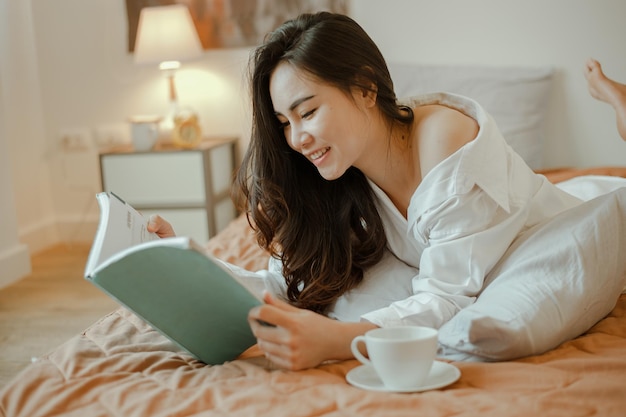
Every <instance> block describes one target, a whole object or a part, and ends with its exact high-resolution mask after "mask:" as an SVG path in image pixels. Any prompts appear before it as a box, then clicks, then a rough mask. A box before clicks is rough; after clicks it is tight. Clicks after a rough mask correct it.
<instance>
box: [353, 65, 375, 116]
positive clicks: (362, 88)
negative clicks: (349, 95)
mask: <svg viewBox="0 0 626 417" xmlns="http://www.w3.org/2000/svg"><path fill="white" fill-rule="evenodd" d="M372 73H373V71H372V69H371V68H369V67H368V68H365V69H364V71H363V73H362V74H359V75H357V76H356V79H355V88H354V92H353V93H354V95H355V99H360V100H363V102H364V104H365V106H366V107H367V108H370V107H374V106H375V105H376V98H377V97H378V86H377V85H376V83H375V82H374V81H372V80H373V77H368V75H369V74H372Z"/></svg>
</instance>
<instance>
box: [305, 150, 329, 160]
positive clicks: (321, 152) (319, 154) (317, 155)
mask: <svg viewBox="0 0 626 417" xmlns="http://www.w3.org/2000/svg"><path fill="white" fill-rule="evenodd" d="M329 150H330V148H324V149H321V150H319V151H317V152H315V153H312V154H311V155H309V158H311V161H315V160H316V159H320V158H321V157H322V156H324V155H326V152H328V151H329Z"/></svg>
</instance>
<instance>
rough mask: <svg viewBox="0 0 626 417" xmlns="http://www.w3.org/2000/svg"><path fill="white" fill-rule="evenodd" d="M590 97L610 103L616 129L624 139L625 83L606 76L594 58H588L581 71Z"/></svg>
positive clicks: (625, 131)
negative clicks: (613, 111)
mask: <svg viewBox="0 0 626 417" xmlns="http://www.w3.org/2000/svg"><path fill="white" fill-rule="evenodd" d="M583 73H584V75H585V78H586V79H587V87H588V88H589V93H590V94H591V97H593V98H595V99H597V100H600V101H603V102H605V103H608V104H610V105H611V106H612V107H613V109H614V110H615V116H616V119H617V120H616V122H617V131H618V132H619V134H620V136H621V137H622V139H624V140H625V141H626V85H625V84H621V83H618V82H617V81H613V80H612V79H610V78H608V77H607V76H606V75H604V72H602V66H601V65H600V63H599V62H598V61H596V60H595V59H591V58H590V59H588V60H587V62H586V63H585V69H584V71H583Z"/></svg>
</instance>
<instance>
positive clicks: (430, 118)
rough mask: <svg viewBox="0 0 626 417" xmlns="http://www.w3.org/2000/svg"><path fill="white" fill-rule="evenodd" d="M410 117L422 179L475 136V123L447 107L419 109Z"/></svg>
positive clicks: (433, 106) (429, 106)
mask: <svg viewBox="0 0 626 417" xmlns="http://www.w3.org/2000/svg"><path fill="white" fill-rule="evenodd" d="M414 113H415V124H414V126H415V129H414V132H413V134H414V136H415V140H416V142H417V144H418V146H417V148H418V151H419V159H420V166H421V171H422V176H425V175H426V174H427V173H428V171H430V170H431V169H432V168H433V167H434V166H435V165H437V164H438V163H439V162H441V161H443V160H444V159H446V158H447V157H448V156H450V155H452V154H453V153H454V152H456V151H457V150H458V149H459V148H461V147H462V146H463V145H465V144H466V143H468V142H471V141H472V140H473V139H474V138H475V137H476V135H477V134H478V123H477V122H476V120H474V119H473V118H471V117H470V116H467V115H465V114H464V113H461V112H460V111H458V110H455V109H452V108H450V107H446V106H442V105H428V106H420V107H417V108H416V109H414Z"/></svg>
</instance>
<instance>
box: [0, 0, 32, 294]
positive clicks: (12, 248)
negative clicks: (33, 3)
mask: <svg viewBox="0 0 626 417" xmlns="http://www.w3.org/2000/svg"><path fill="white" fill-rule="evenodd" d="M11 6H18V3H17V2H13V4H11V5H9V4H8V0H0V57H5V56H7V55H9V53H10V51H9V49H10V48H11V47H12V46H18V47H19V46H20V45H19V44H18V45H12V43H11V42H10V41H16V43H19V42H17V39H14V38H12V37H10V36H9V33H10V30H9V29H10V27H11V24H10V23H19V21H18V22H15V21H14V22H9V19H7V16H9V14H10V12H13V13H11V14H12V15H14V16H15V17H16V18H17V17H19V16H23V15H24V13H22V12H21V11H20V10H19V8H17V7H11ZM14 70H15V63H14V62H9V61H8V60H5V59H2V58H0V287H2V286H4V285H7V284H9V283H10V282H13V281H15V280H16V279H18V278H21V277H22V276H24V275H26V274H28V273H29V272H30V259H29V252H28V247H27V246H26V245H24V244H23V243H20V241H19V239H18V226H17V213H16V204H15V203H16V199H15V195H14V177H13V174H12V172H11V171H12V168H15V164H13V163H12V162H16V161H14V160H13V158H12V156H13V155H14V153H13V152H11V151H10V149H9V146H8V143H9V139H10V138H11V135H14V134H16V133H17V132H19V131H18V130H17V129H14V127H15V123H14V121H13V120H12V119H11V117H14V116H16V114H15V113H16V112H12V111H7V110H10V109H12V108H13V107H11V106H12V105H15V106H20V104H21V103H19V102H16V103H13V102H11V101H9V100H7V98H8V93H10V92H11V88H12V85H11V83H10V80H11V79H13V75H14V74H15V72H14ZM26 129H28V127H26ZM17 155H19V153H18V154H17Z"/></svg>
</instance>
